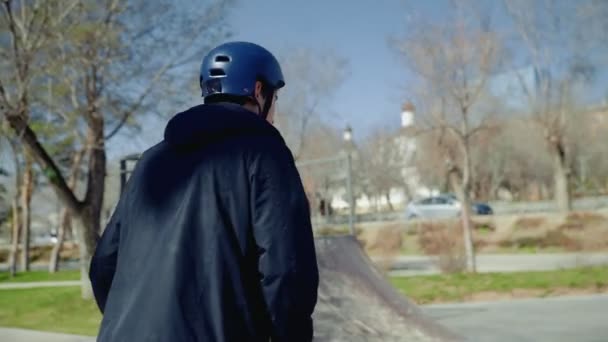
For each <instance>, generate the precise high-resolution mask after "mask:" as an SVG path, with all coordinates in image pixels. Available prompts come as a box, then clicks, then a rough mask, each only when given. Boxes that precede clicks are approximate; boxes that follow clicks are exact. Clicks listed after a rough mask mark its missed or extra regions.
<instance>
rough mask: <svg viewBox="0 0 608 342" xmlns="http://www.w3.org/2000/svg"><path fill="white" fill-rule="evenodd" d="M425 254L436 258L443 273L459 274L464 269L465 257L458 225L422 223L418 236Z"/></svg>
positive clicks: (460, 230)
mask: <svg viewBox="0 0 608 342" xmlns="http://www.w3.org/2000/svg"><path fill="white" fill-rule="evenodd" d="M418 239H419V244H420V248H421V249H422V250H423V251H424V253H425V254H427V255H431V256H437V257H438V259H437V263H438V266H439V269H440V270H441V271H442V272H444V273H459V272H462V271H464V270H465V269H466V257H465V253H464V246H463V240H462V225H460V224H459V223H453V224H448V223H423V224H422V225H421V227H420V232H419V235H418Z"/></svg>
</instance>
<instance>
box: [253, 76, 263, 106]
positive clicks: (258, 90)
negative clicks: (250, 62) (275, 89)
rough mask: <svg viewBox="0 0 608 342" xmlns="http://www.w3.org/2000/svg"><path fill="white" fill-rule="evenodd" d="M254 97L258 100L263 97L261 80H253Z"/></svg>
mask: <svg viewBox="0 0 608 342" xmlns="http://www.w3.org/2000/svg"><path fill="white" fill-rule="evenodd" d="M254 94H255V99H256V100H257V101H258V102H261V101H262V100H263V99H264V94H262V82H260V81H256V82H255V93H254Z"/></svg>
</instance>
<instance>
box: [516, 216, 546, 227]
mask: <svg viewBox="0 0 608 342" xmlns="http://www.w3.org/2000/svg"><path fill="white" fill-rule="evenodd" d="M543 224H545V219H544V218H542V217H521V218H519V219H517V221H515V223H514V226H515V227H514V228H515V229H514V230H534V229H538V228H540V227H541V226H542V225H543Z"/></svg>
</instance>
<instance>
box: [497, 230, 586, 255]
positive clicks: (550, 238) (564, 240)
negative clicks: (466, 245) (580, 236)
mask: <svg viewBox="0 0 608 342" xmlns="http://www.w3.org/2000/svg"><path fill="white" fill-rule="evenodd" d="M498 245H499V246H500V247H504V248H513V247H515V248H549V247H559V248H563V249H565V250H568V251H579V250H581V249H582V248H583V245H582V243H581V242H580V241H579V240H577V239H575V238H572V237H570V236H568V235H566V234H565V233H564V232H562V231H560V230H550V231H547V232H546V233H545V234H544V235H539V236H520V237H515V238H512V239H509V240H501V241H500V242H499V243H498Z"/></svg>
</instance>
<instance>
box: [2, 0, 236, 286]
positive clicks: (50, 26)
mask: <svg viewBox="0 0 608 342" xmlns="http://www.w3.org/2000/svg"><path fill="white" fill-rule="evenodd" d="M231 3H232V1H215V2H212V3H210V4H207V5H206V6H196V7H194V6H192V5H186V6H185V7H180V6H175V4H174V2H172V1H168V0H167V1H161V0H159V1H143V0H131V1H127V2H126V3H123V4H119V2H118V1H116V0H108V1H103V2H96V3H92V2H85V1H80V0H73V1H69V2H62V1H32V2H18V1H13V0H4V1H3V2H2V17H1V18H0V28H1V29H2V33H3V34H4V36H5V37H6V39H5V40H3V43H2V45H1V46H0V55H1V56H3V58H2V61H1V62H0V70H2V73H1V75H2V76H0V112H1V113H2V114H3V117H4V119H5V120H6V121H7V122H8V124H9V125H10V127H11V128H12V130H13V131H14V132H15V135H16V136H18V137H19V138H20V140H21V142H22V143H23V145H24V147H25V149H26V151H28V153H29V154H30V155H31V156H32V158H33V159H34V160H35V161H36V162H37V164H38V165H39V166H40V168H41V169H42V172H43V173H44V174H45V176H46V177H47V179H48V180H49V183H50V184H51V186H52V187H53V189H54V190H55V192H56V194H57V196H58V197H59V199H60V200H61V201H62V203H63V204H64V205H65V206H66V207H67V208H68V209H69V210H70V211H71V212H72V214H73V215H74V217H75V218H76V219H77V222H78V223H79V224H78V227H79V234H78V235H79V238H80V241H79V249H80V260H81V276H82V279H83V296H84V297H90V296H91V292H90V286H89V285H88V265H89V260H90V257H91V255H92V253H93V250H94V248H95V243H96V239H97V236H98V234H99V232H100V215H101V208H102V203H103V194H104V186H105V172H106V141H107V139H109V138H111V137H112V136H114V135H115V134H116V133H117V132H118V131H119V130H120V129H121V128H122V127H123V126H124V124H125V123H127V122H128V120H130V119H131V118H132V117H133V115H134V114H135V113H138V112H140V111H142V110H143V109H149V108H152V107H153V106H154V105H155V104H156V105H160V102H161V99H162V98H163V97H161V96H154V95H155V94H164V93H163V92H162V90H161V88H164V87H161V85H165V86H167V87H171V86H172V87H175V86H176V85H177V84H179V83H180V82H181V81H183V78H181V77H180V78H179V79H178V78H177V77H176V74H175V73H176V72H177V70H180V68H181V67H184V66H186V65H187V64H188V63H189V62H191V61H192V60H193V58H196V57H198V51H200V49H205V48H206V47H207V44H211V43H213V41H214V40H215V39H217V38H218V37H224V36H225V34H226V30H225V29H224V26H223V23H224V13H225V11H226V10H227V9H228V8H229V6H230V4H231ZM180 8H181V9H182V10H179V9H180ZM153 17H154V18H155V20H154V21H150V20H149V18H153ZM177 18H179V20H177ZM198 41H204V42H205V43H204V44H200V43H198ZM168 46H170V47H171V49H167V47H168ZM193 46H196V47H197V48H192V47H193ZM51 56H53V57H56V56H59V57H60V58H51ZM4 57H6V58H4ZM177 80H179V81H180V82H177ZM43 81H52V82H55V83H56V84H58V85H60V86H56V87H54V88H53V90H52V91H56V92H58V94H56V96H53V97H54V98H56V99H58V101H62V105H60V106H55V107H53V108H60V109H59V111H58V112H55V114H56V115H58V116H59V117H60V118H62V119H63V120H65V121H66V122H71V121H75V122H77V124H76V126H77V127H78V128H79V130H78V134H81V135H82V137H83V138H84V141H85V143H84V146H82V148H83V149H84V150H85V151H86V152H85V158H84V159H85V160H86V163H87V181H86V191H85V194H84V196H83V198H82V199H79V198H78V196H77V195H76V193H75V192H74V191H72V189H71V188H70V186H69V185H68V183H67V181H66V178H65V177H64V176H63V173H62V171H61V169H60V167H59V166H58V165H57V163H56V161H55V160H54V159H53V157H52V154H51V153H50V152H49V150H48V148H47V147H45V146H44V142H43V141H41V140H40V139H39V136H38V134H37V132H36V130H35V125H34V123H35V121H32V120H36V119H38V117H39V116H40V113H44V109H45V106H44V101H41V100H40V89H39V85H40V84H46V83H47V82H43ZM164 89H167V88H164ZM182 89H183V88H182ZM59 99H61V100H59ZM42 116H43V117H44V116H45V115H42Z"/></svg>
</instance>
